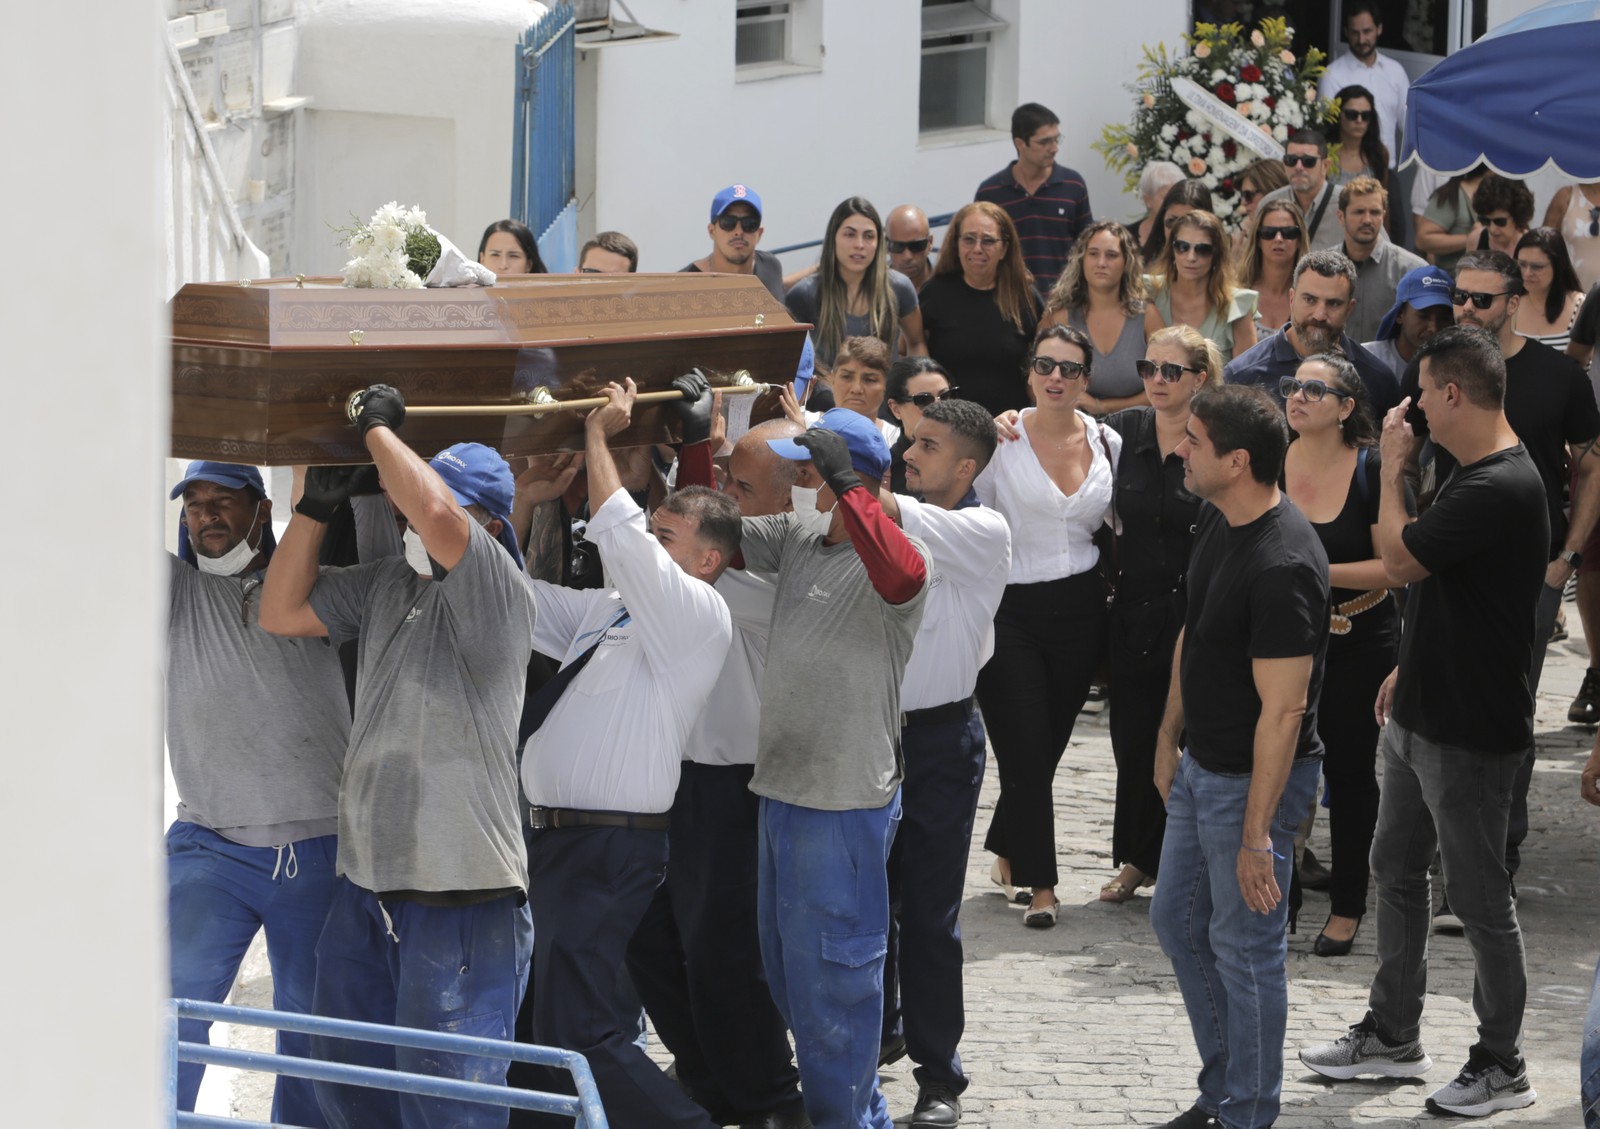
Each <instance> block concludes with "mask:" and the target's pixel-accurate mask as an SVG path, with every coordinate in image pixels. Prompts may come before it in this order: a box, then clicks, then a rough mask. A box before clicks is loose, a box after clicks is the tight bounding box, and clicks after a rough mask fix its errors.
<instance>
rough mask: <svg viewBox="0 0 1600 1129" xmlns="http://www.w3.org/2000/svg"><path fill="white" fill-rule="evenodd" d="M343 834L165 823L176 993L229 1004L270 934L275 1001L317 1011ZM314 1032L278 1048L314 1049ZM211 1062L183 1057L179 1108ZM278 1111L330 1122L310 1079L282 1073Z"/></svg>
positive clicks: (203, 1038)
mask: <svg viewBox="0 0 1600 1129" xmlns="http://www.w3.org/2000/svg"><path fill="white" fill-rule="evenodd" d="M338 842H339V840H338V837H337V836H334V835H324V836H321V837H318V838H315V839H302V840H300V841H299V842H296V843H288V844H285V845H284V846H282V847H245V846H241V845H240V844H238V843H235V842H233V841H232V840H230V839H225V838H223V837H222V836H221V835H218V834H217V833H216V832H215V831H212V830H210V829H208V828H205V827H201V826H200V825H199V824H198V823H188V822H186V821H183V820H179V821H178V822H176V823H174V824H173V825H172V826H171V827H170V828H169V829H168V830H167V929H168V933H169V935H170V936H169V938H168V939H169V941H170V942H171V945H172V994H173V995H174V996H177V997H179V998H182V999H191V1000H205V1001H208V1002H210V1003H221V1002H222V1001H223V1000H225V999H227V997H228V991H229V990H230V989H231V988H232V987H233V981H234V978H235V977H236V976H237V975H238V973H239V962H240V961H242V960H243V959H244V954H245V950H246V949H248V948H249V947H250V942H251V941H252V940H254V939H255V935H256V930H258V929H265V930H266V932H267V960H268V962H269V963H270V964H271V966H272V1006H273V1007H274V1008H276V1009H277V1010H279V1011H296V1012H309V1011H310V1010H311V993H312V986H313V984H314V982H315V979H316V970H317V937H318V936H319V935H320V934H321V933H322V925H323V922H324V921H326V920H327V917H328V904H329V902H330V901H331V900H332V898H333V892H334V890H335V889H337V883H338V879H337V877H336V876H335V875H334V869H333V864H334V857H335V855H336V854H337V851H338ZM210 1032H211V1024H210V1023H207V1022H205V1021H203V1020H199V1019H183V1020H179V1022H178V1038H180V1039H182V1040H184V1041H185V1042H189V1043H205V1042H209V1041H210ZM310 1051H311V1044H310V1038H309V1036H306V1035H296V1034H294V1033H292V1032H280V1033H279V1034H278V1053H279V1054H285V1055H298V1056H300V1057H301V1058H306V1057H308V1056H309V1055H310ZM205 1069H206V1068H205V1067H204V1066H203V1065H201V1064H199V1063H190V1062H184V1063H179V1064H178V1108H179V1109H181V1110H185V1111H193V1109H194V1103H195V1096H196V1095H197V1094H198V1093H199V1092H200V1079H201V1077H202V1076H203V1075H204V1074H205ZM272 1119H273V1120H274V1121H283V1122H287V1123H289V1124H291V1125H304V1126H308V1127H309V1129H319V1127H320V1126H323V1125H326V1124H327V1122H326V1121H324V1120H323V1117H322V1110H321V1108H320V1107H319V1106H318V1105H317V1098H316V1094H315V1093H314V1092H313V1089H312V1085H311V1082H310V1080H309V1079H305V1078H291V1077H289V1076H287V1075H280V1076H279V1077H278V1082H277V1088H276V1090H275V1091H274V1093H273V1096H272Z"/></svg>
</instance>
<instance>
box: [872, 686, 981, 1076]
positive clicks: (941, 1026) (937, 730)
mask: <svg viewBox="0 0 1600 1129" xmlns="http://www.w3.org/2000/svg"><path fill="white" fill-rule="evenodd" d="M900 744H901V748H902V749H903V750H904V751H905V758H906V778H905V781H904V783H903V784H902V785H901V786H900V799H901V805H902V806H901V814H900V830H899V831H898V832H896V834H895V839H894V850H893V851H891V852H890V854H889V898H890V907H891V911H892V916H891V918H890V928H889V951H888V956H887V958H886V959H885V961H884V966H883V1041H884V1042H886V1043H887V1042H888V1041H889V1040H890V1039H892V1038H893V1037H894V1036H895V1035H896V1034H904V1036H905V1040H906V1052H907V1053H908V1054H909V1055H910V1056H911V1061H912V1062H914V1063H916V1064H917V1067H916V1070H915V1071H914V1072H913V1073H914V1074H915V1076H916V1079H917V1084H918V1085H919V1086H926V1085H929V1084H932V1083H938V1084H940V1085H944V1086H948V1087H949V1088H950V1089H951V1090H952V1091H954V1092H955V1093H957V1094H959V1093H961V1092H962V1091H964V1090H965V1089H966V1088H967V1076H966V1074H965V1073H963V1071H962V1069H961V1055H960V1053H959V1050H958V1048H959V1046H960V1044H961V1035H962V1032H963V1031H965V1029H966V1024H967V1011H966V999H965V994H964V991H963V988H962V953H961V920H960V916H961V897H962V894H963V892H964V891H965V889H966V882H967V855H968V854H969V853H970V851H971V847H972V825H973V822H974V820H975V819H976V817H977V814H978V792H979V790H980V789H981V788H982V786H983V766H984V739H983V719H982V718H981V717H979V715H978V711H977V709H975V708H973V709H970V710H969V711H968V713H967V716H966V717H964V718H955V719H952V720H949V721H938V722H933V723H931V724H924V725H907V726H906V727H905V728H904V729H902V730H901V731H900Z"/></svg>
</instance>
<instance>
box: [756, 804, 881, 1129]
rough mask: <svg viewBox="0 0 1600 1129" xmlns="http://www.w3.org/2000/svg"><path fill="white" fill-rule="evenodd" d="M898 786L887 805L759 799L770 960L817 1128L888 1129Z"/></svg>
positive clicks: (760, 910) (760, 897) (775, 994)
mask: <svg viewBox="0 0 1600 1129" xmlns="http://www.w3.org/2000/svg"><path fill="white" fill-rule="evenodd" d="M899 823H900V794H899V792H898V791H897V792H896V793H895V795H894V798H893V799H892V800H890V801H889V803H887V804H886V805H884V806H883V807H881V808H868V809H857V810H853V811H819V810H817V809H815V808H804V807H798V806H796V805H794V804H786V803H783V802H781V801H779V800H773V799H769V798H765V797H764V798H763V799H762V801H761V847H760V859H761V878H760V887H759V889H758V891H757V899H756V900H757V914H758V916H759V919H760V926H761V959H762V962H763V963H764V964H765V965H766V967H767V984H768V987H770V988H771V990H772V1000H773V1002H774V1003H776V1004H777V1005H778V1011H779V1013H780V1014H781V1015H782V1016H783V1018H784V1021H785V1022H786V1023H788V1025H789V1029H790V1030H791V1031H792V1032H794V1043H795V1060H796V1062H797V1064H798V1066H799V1068H800V1093H801V1096H802V1097H803V1098H804V1099H805V1105H806V1114H807V1115H808V1116H809V1117H810V1118H811V1124H812V1125H813V1126H815V1129H862V1127H865V1129H889V1126H890V1124H891V1122H890V1120H889V1110H888V1106H887V1104H886V1103H885V1102H884V1098H883V1092H882V1090H880V1089H879V1087H878V1044H879V1039H880V1037H881V1035H882V1028H883V958H884V953H885V952H886V951H887V950H888V944H889V940H888V935H889V875H888V864H889V849H890V847H891V846H892V845H893V843H894V836H895V829H896V827H897V826H898V825H899Z"/></svg>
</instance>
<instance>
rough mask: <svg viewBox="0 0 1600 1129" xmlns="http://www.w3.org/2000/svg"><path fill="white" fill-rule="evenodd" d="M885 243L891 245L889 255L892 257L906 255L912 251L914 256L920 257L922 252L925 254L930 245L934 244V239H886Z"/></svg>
mask: <svg viewBox="0 0 1600 1129" xmlns="http://www.w3.org/2000/svg"><path fill="white" fill-rule="evenodd" d="M884 242H885V243H887V244H888V245H889V253H890V254H891V255H904V254H905V253H906V252H907V251H910V252H911V253H912V254H913V255H920V254H922V252H924V251H926V250H927V249H928V244H930V243H932V242H933V240H932V239H886V240H884Z"/></svg>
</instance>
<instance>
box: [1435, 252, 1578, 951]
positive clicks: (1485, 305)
mask: <svg viewBox="0 0 1600 1129" xmlns="http://www.w3.org/2000/svg"><path fill="white" fill-rule="evenodd" d="M1521 293H1522V273H1521V271H1520V270H1519V269H1518V267H1517V264H1516V261H1515V260H1513V259H1512V258H1511V257H1510V256H1509V255H1506V254H1503V253H1502V252H1499V251H1475V252H1471V253H1469V254H1467V255H1463V256H1462V258H1461V261H1460V262H1459V263H1457V264H1456V285H1455V289H1454V290H1452V291H1451V294H1450V297H1451V301H1452V302H1453V303H1454V305H1455V316H1456V323H1457V324H1458V325H1473V326H1478V327H1479V328H1481V329H1484V330H1487V331H1488V332H1489V333H1490V334H1493V335H1494V336H1495V338H1496V340H1497V341H1498V343H1499V346H1500V350H1501V353H1502V354H1503V356H1504V357H1505V416H1506V421H1507V422H1508V423H1509V424H1510V426H1511V428H1512V430H1513V431H1514V432H1516V435H1517V438H1518V439H1519V440H1521V442H1522V445H1523V447H1524V448H1525V449H1526V451H1527V454H1528V457H1529V458H1530V459H1532V460H1533V465H1534V467H1535V469H1537V470H1538V472H1539V478H1540V479H1541V480H1542V481H1543V483H1544V505H1545V512H1546V513H1547V514H1548V517H1549V531H1548V534H1547V539H1546V542H1545V548H1544V552H1545V560H1546V561H1548V562H1549V564H1548V566H1547V568H1546V569H1545V587H1544V588H1543V590H1541V592H1540V593H1539V608H1538V618H1537V620H1536V621H1535V624H1536V626H1535V631H1536V638H1537V640H1538V645H1537V646H1536V647H1534V649H1533V654H1532V657H1531V661H1530V666H1529V679H1528V681H1529V686H1530V688H1531V690H1532V692H1533V693H1535V694H1537V693H1538V692H1539V676H1540V674H1541V673H1542V672H1543V669H1544V656H1545V644H1546V642H1548V641H1549V639H1550V635H1551V632H1552V631H1554V629H1555V622H1556V612H1557V611H1558V610H1559V609H1560V607H1561V590H1562V588H1563V587H1564V586H1565V585H1566V583H1567V580H1568V579H1569V578H1570V577H1571V576H1572V574H1573V572H1574V571H1575V570H1576V569H1577V567H1578V566H1579V565H1580V564H1582V563H1583V552H1582V551H1583V546H1584V542H1585V541H1586V540H1587V539H1588V537H1589V532H1590V530H1592V529H1593V528H1594V525H1595V520H1596V518H1597V517H1600V450H1597V447H1596V437H1597V436H1600V410H1597V409H1596V406H1595V398H1594V392H1593V390H1592V389H1591V388H1590V387H1589V380H1588V378H1587V377H1586V376H1585V375H1584V373H1583V370H1582V369H1580V368H1579V367H1578V364H1577V362H1576V361H1573V360H1572V359H1571V358H1568V357H1564V356H1562V355H1561V354H1560V353H1558V352H1556V351H1555V350H1554V349H1552V348H1550V347H1549V346H1548V345H1545V344H1542V343H1541V342H1538V341H1534V340H1531V339H1529V338H1527V337H1523V336H1522V335H1521V334H1519V333H1517V331H1516V323H1517V306H1518V305H1519V304H1520V302H1521V301H1522V299H1521ZM1480 303H1481V304H1482V305H1481V306H1480ZM1421 355H1422V354H1420V353H1419V354H1418V357H1419V359H1420V357H1421ZM1418 364H1419V361H1414V362H1413V363H1412V364H1411V365H1410V366H1409V367H1408V368H1407V370H1406V388H1405V392H1406V394H1407V395H1408V396H1410V397H1411V398H1412V401H1411V402H1412V409H1411V412H1410V414H1409V415H1408V416H1407V422H1408V423H1409V424H1410V425H1411V429H1412V431H1413V432H1415V433H1416V434H1418V435H1427V434H1429V431H1430V428H1431V425H1432V422H1433V421H1432V420H1431V419H1429V418H1427V417H1426V415H1425V414H1424V413H1423V412H1421V411H1419V410H1418V408H1417V406H1416V405H1417V404H1418V402H1419V401H1418V399H1417V380H1418V377H1417V368H1418ZM1433 446H1434V449H1435V454H1434V458H1433V460H1432V463H1433V466H1432V470H1431V474H1429V475H1427V476H1425V478H1424V490H1423V493H1424V494H1426V493H1427V492H1428V491H1427V486H1428V484H1429V482H1430V481H1431V482H1432V483H1433V484H1435V485H1440V484H1443V483H1444V481H1445V480H1446V478H1448V476H1449V474H1450V471H1451V470H1452V469H1453V468H1454V467H1455V465H1456V463H1457V461H1458V460H1456V459H1455V457H1454V456H1453V455H1452V454H1451V453H1450V451H1449V449H1448V448H1446V447H1445V446H1444V445H1443V444H1442V443H1440V442H1439V441H1438V440H1437V438H1436V439H1435V440H1434V444H1433ZM1569 466H1571V467H1575V468H1576V470H1577V476H1576V486H1575V488H1574V490H1573V491H1572V515H1571V520H1570V521H1569V520H1568V517H1567V514H1566V512H1565V509H1564V508H1563V505H1562V501H1563V498H1564V496H1565V493H1566V486H1567V480H1568V467H1569ZM1532 780H1533V743H1532V741H1531V740H1530V741H1529V743H1528V748H1527V753H1526V757H1525V760H1524V762H1523V764H1522V767H1521V769H1520V770H1519V774H1518V777H1517V785H1516V788H1515V790H1514V791H1513V793H1512V797H1511V818H1510V824H1509V828H1508V831H1507V839H1506V851H1505V859H1506V868H1507V869H1508V870H1509V871H1510V872H1511V874H1512V876H1513V877H1515V875H1516V873H1517V869H1518V866H1519V865H1520V863H1521V850H1520V848H1521V845H1522V841H1523V840H1524V839H1526V838H1527V837H1528V786H1529V784H1530V783H1531V782H1532ZM1440 915H1441V918H1443V919H1444V920H1445V921H1446V922H1448V923H1449V927H1453V925H1454V921H1453V918H1454V917H1455V916H1459V915H1449V914H1447V911H1446V910H1445V909H1443V908H1441V910H1440Z"/></svg>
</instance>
